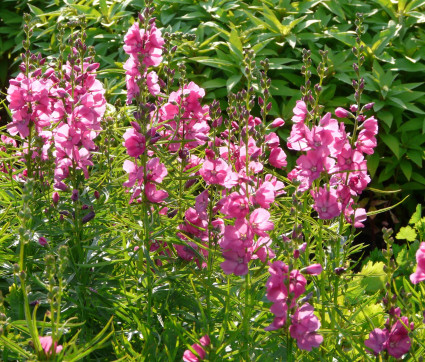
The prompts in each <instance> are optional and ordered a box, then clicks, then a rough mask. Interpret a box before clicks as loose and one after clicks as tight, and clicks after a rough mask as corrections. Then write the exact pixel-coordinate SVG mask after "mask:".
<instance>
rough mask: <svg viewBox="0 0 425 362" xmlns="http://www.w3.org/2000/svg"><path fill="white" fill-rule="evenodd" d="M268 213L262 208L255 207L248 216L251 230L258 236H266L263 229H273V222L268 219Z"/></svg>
mask: <svg viewBox="0 0 425 362" xmlns="http://www.w3.org/2000/svg"><path fill="white" fill-rule="evenodd" d="M269 219H270V213H269V212H268V211H267V210H265V209H262V208H259V209H255V210H254V211H253V212H252V214H251V215H250V216H249V223H250V224H251V227H252V230H253V231H254V233H256V234H257V235H259V236H267V234H266V233H265V231H269V230H273V228H274V224H273V223H272V222H271V221H269Z"/></svg>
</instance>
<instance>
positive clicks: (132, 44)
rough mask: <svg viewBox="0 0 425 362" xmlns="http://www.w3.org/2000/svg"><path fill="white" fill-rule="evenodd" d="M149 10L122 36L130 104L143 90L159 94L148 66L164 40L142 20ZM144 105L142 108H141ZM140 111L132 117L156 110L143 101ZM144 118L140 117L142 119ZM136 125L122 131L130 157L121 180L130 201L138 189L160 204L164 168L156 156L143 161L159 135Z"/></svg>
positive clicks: (156, 59)
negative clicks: (148, 148) (125, 175)
mask: <svg viewBox="0 0 425 362" xmlns="http://www.w3.org/2000/svg"><path fill="white" fill-rule="evenodd" d="M150 11H151V10H150V9H149V8H146V9H145V11H144V13H143V14H140V16H139V20H140V21H141V22H142V23H144V25H145V28H144V29H141V28H140V25H139V22H135V23H134V24H133V25H132V26H131V28H130V29H129V30H128V32H127V34H126V35H125V38H124V43H125V45H124V51H125V52H126V53H127V54H129V56H130V57H129V59H128V60H127V62H126V63H125V65H124V68H125V69H126V81H127V103H128V104H130V103H131V102H132V101H133V100H134V99H137V96H138V95H139V94H143V91H144V89H147V90H148V91H149V92H150V94H152V95H157V94H159V93H160V88H159V85H158V84H157V82H158V76H157V74H156V73H155V72H154V71H152V72H150V73H149V74H148V73H147V69H148V67H149V66H158V65H159V64H160V63H161V61H162V46H163V44H164V39H163V38H162V36H161V32H160V31H159V30H158V29H157V28H156V26H155V21H148V22H146V21H144V20H145V18H144V16H149V14H150ZM143 107H144V108H143ZM143 107H142V108H141V110H140V112H135V118H136V120H141V119H142V118H143V117H148V116H149V112H150V111H152V113H153V112H154V111H155V110H156V107H155V105H153V104H148V103H146V104H143ZM143 121H144V120H143ZM143 121H142V125H140V124H139V123H138V122H131V126H132V127H131V128H128V129H127V130H126V132H125V133H124V136H123V137H124V143H123V145H124V146H125V148H126V149H127V153H128V155H129V156H130V157H133V158H134V162H132V161H130V160H126V161H124V166H123V168H124V170H125V171H126V172H127V173H128V176H129V179H128V181H126V182H125V183H124V186H125V187H128V188H130V189H131V191H132V195H131V198H130V203H131V202H133V200H137V201H139V202H140V201H142V198H141V197H140V195H141V193H142V191H143V192H144V195H145V197H146V199H147V200H148V201H149V202H152V203H160V202H162V201H163V200H164V199H165V198H167V197H168V193H167V192H166V191H164V190H161V189H158V188H157V185H158V184H160V183H161V182H162V181H163V179H164V177H165V176H167V174H168V171H167V169H166V167H165V166H164V164H163V163H161V162H160V161H159V158H157V157H155V158H151V159H149V160H147V157H146V156H152V152H148V151H147V146H148V145H154V144H155V143H156V142H157V141H158V140H159V139H160V138H161V135H160V134H159V133H157V132H156V129H155V127H151V128H149V129H147V125H146V123H143Z"/></svg>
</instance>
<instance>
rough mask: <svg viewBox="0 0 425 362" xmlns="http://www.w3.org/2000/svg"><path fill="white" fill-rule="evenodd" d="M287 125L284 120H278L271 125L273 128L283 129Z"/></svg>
mask: <svg viewBox="0 0 425 362" xmlns="http://www.w3.org/2000/svg"><path fill="white" fill-rule="evenodd" d="M284 124H285V121H284V120H283V119H282V118H276V119H275V120H274V121H273V122H272V123H271V124H270V127H271V128H277V127H282V126H283V125H284Z"/></svg>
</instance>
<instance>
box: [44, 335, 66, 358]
mask: <svg viewBox="0 0 425 362" xmlns="http://www.w3.org/2000/svg"><path fill="white" fill-rule="evenodd" d="M38 339H39V340H40V344H41V348H43V351H44V353H45V355H46V356H51V355H52V353H53V350H52V344H53V341H52V337H51V336H46V337H41V336H39V337H38ZM54 348H55V353H56V354H58V353H60V351H62V349H63V347H62V346H60V345H59V346H58V342H55V346H54Z"/></svg>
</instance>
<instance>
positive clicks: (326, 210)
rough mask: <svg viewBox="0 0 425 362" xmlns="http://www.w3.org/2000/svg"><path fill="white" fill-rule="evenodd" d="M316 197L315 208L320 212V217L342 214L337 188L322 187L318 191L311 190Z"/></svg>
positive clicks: (326, 217)
mask: <svg viewBox="0 0 425 362" xmlns="http://www.w3.org/2000/svg"><path fill="white" fill-rule="evenodd" d="M311 195H312V196H313V199H314V205H313V208H314V209H315V210H316V211H317V213H318V214H319V218H320V219H324V220H327V219H333V218H334V217H337V216H338V215H339V214H341V204H340V202H339V201H338V195H337V193H336V190H335V189H333V188H330V189H329V190H328V189H327V188H326V187H321V188H320V189H319V190H317V191H311Z"/></svg>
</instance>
